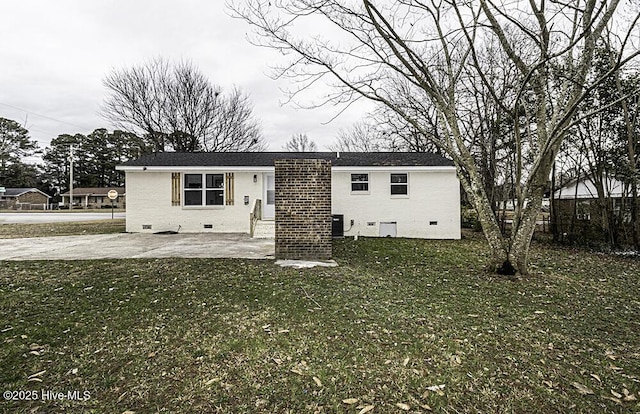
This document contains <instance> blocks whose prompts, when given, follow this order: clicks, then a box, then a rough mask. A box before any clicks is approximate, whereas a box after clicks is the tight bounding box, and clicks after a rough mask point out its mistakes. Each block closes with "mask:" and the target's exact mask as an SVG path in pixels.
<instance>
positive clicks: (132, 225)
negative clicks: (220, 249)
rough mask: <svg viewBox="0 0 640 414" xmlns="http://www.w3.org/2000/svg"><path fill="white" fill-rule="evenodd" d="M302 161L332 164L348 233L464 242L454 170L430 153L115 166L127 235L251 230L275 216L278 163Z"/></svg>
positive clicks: (184, 156)
mask: <svg viewBox="0 0 640 414" xmlns="http://www.w3.org/2000/svg"><path fill="white" fill-rule="evenodd" d="M301 158H306V159H325V160H329V161H331V206H332V214H334V215H336V217H340V218H342V219H343V225H342V232H343V233H344V235H345V236H356V235H359V236H369V237H378V236H395V237H413V238H430V239H459V238H460V187H459V181H458V179H457V177H456V170H455V167H454V166H453V163H452V162H451V161H449V160H447V159H445V158H443V157H440V156H439V155H436V154H431V153H382V152H376V153H344V152H343V153H336V152H316V153H290V152H255V153H250V152H249V153H248V152H244V153H171V152H165V153H156V154H151V155H146V156H143V157H141V158H138V159H136V160H132V161H129V162H127V163H125V164H123V165H120V166H118V167H117V169H118V170H121V171H124V172H125V174H126V178H125V180H126V187H127V231H128V232H161V231H180V232H189V233H196V232H234V233H252V232H253V226H254V224H255V221H256V220H261V221H263V222H264V221H267V222H268V221H269V220H273V219H274V217H275V210H274V205H275V180H274V161H275V160H277V159H301ZM252 218H255V219H256V220H252Z"/></svg>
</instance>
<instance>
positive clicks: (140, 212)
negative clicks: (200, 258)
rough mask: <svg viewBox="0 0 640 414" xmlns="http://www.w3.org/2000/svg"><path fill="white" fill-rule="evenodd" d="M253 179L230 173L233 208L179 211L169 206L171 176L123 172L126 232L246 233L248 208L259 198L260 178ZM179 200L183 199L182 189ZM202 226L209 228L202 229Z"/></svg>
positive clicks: (250, 174) (191, 208)
mask: <svg viewBox="0 0 640 414" xmlns="http://www.w3.org/2000/svg"><path fill="white" fill-rule="evenodd" d="M175 172H179V171H178V170H176V171H175ZM201 172H202V173H206V172H207V171H201ZM216 172H217V171H216ZM197 173H198V171H189V174H197ZM253 176H254V173H247V172H235V173H234V181H235V184H234V187H235V191H234V193H235V194H234V201H235V203H234V205H233V206H227V205H224V206H207V207H200V206H199V207H182V206H172V205H171V172H148V171H143V172H127V173H126V183H127V231H128V232H146V233H155V232H158V231H168V230H169V231H170V230H173V231H178V227H180V231H181V232H184V233H203V232H218V233H220V232H224V233H249V213H250V210H251V204H252V203H253V200H254V199H256V198H260V199H261V198H262V174H260V173H258V174H257V178H258V179H257V182H255V183H254V182H253ZM182 179H184V174H183V175H182ZM245 195H248V196H249V204H248V205H245V204H244V196H245ZM181 196H182V198H184V194H183V192H182V189H181ZM205 224H211V225H212V228H211V229H205V228H204V225H205ZM143 225H151V229H150V230H147V229H143Z"/></svg>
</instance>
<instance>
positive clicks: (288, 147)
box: [282, 134, 318, 152]
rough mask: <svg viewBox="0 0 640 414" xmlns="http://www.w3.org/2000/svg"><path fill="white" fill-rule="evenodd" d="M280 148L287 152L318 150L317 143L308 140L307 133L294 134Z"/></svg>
mask: <svg viewBox="0 0 640 414" xmlns="http://www.w3.org/2000/svg"><path fill="white" fill-rule="evenodd" d="M282 149H284V150H285V151H289V152H315V151H317V150H318V145H316V143H315V142H313V141H312V140H310V139H309V137H308V136H307V134H294V135H292V136H291V139H289V141H287V143H286V144H284V146H283V147H282Z"/></svg>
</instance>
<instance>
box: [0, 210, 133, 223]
mask: <svg viewBox="0 0 640 414" xmlns="http://www.w3.org/2000/svg"><path fill="white" fill-rule="evenodd" d="M125 216H126V213H123V212H117V213H114V215H113V217H114V218H120V219H122V218H125ZM109 219H111V212H108V213H102V212H101V213H0V224H9V223H60V222H69V221H93V220H109Z"/></svg>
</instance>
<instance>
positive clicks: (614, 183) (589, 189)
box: [553, 177, 628, 200]
mask: <svg viewBox="0 0 640 414" xmlns="http://www.w3.org/2000/svg"><path fill="white" fill-rule="evenodd" d="M603 188H604V192H605V197H607V198H622V197H627V196H628V189H626V188H625V185H624V184H623V183H622V182H621V181H619V180H617V179H615V178H614V177H606V178H605V179H604V180H603ZM553 198H554V199H556V200H573V199H581V200H586V199H595V198H598V190H596V186H595V184H594V183H593V178H591V177H583V178H581V179H579V180H571V181H569V182H568V183H567V184H565V185H564V186H562V187H561V188H559V189H558V190H556V191H555V192H554V193H553Z"/></svg>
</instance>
